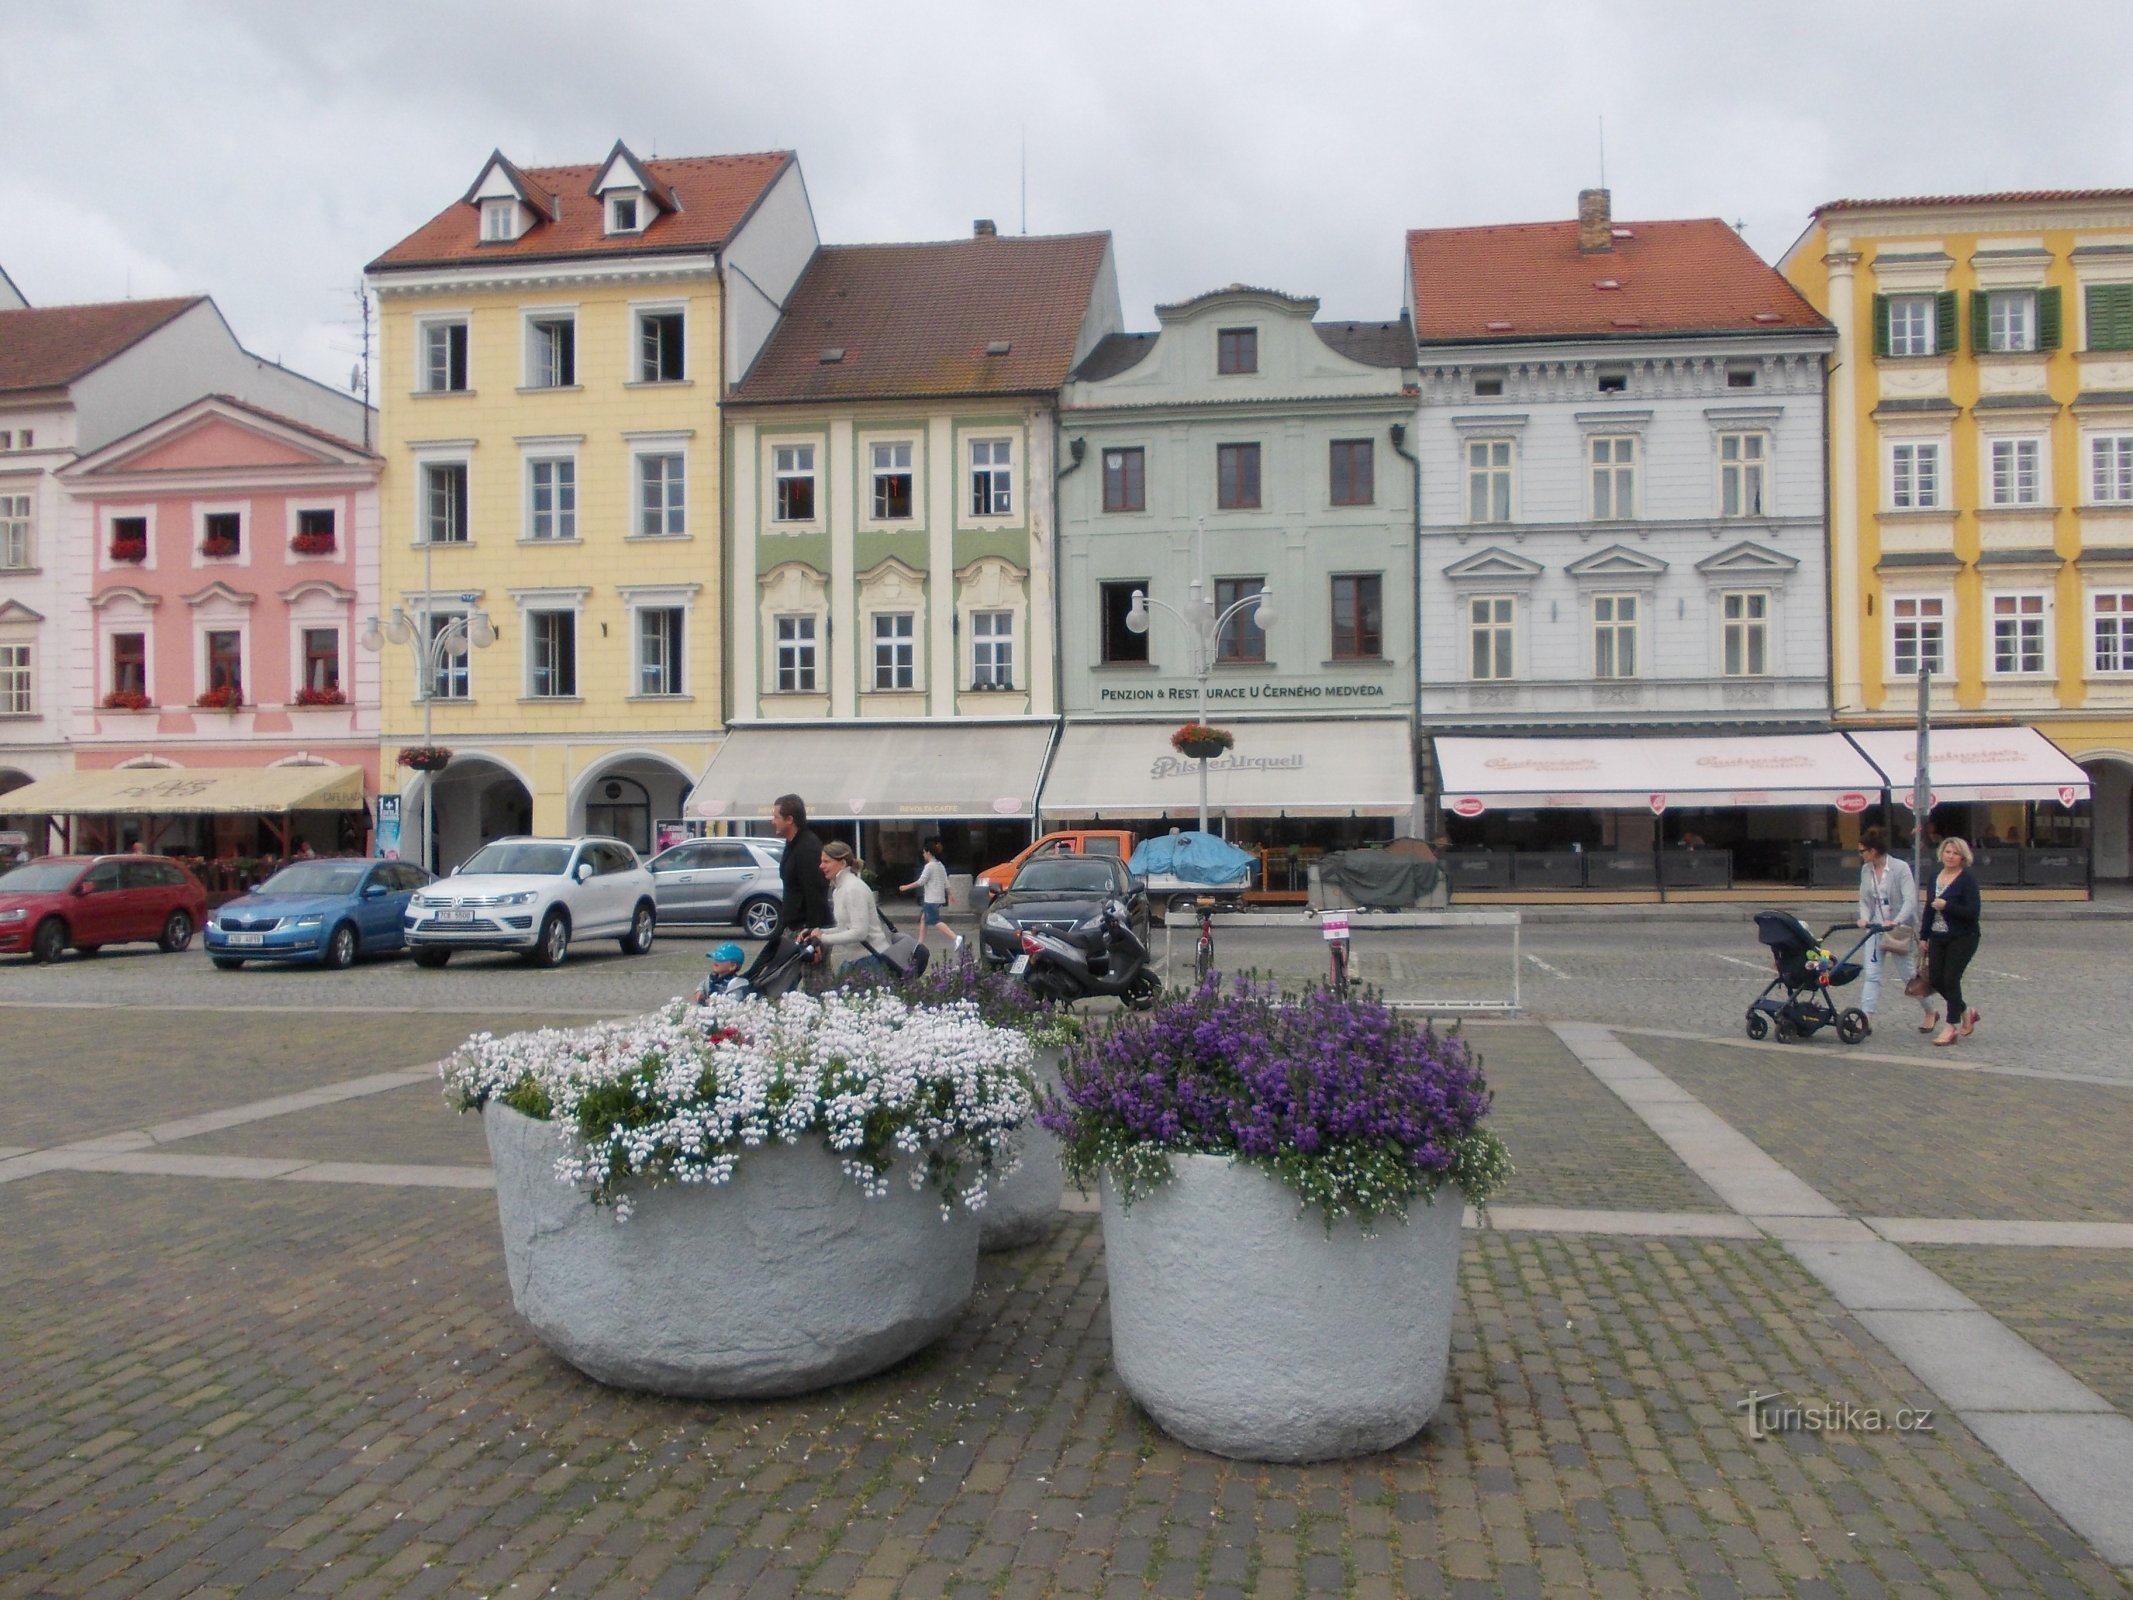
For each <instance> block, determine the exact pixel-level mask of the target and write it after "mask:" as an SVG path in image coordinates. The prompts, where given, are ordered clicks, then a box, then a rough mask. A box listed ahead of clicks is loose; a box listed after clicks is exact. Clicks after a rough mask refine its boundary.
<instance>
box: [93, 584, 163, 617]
mask: <svg viewBox="0 0 2133 1600" xmlns="http://www.w3.org/2000/svg"><path fill="white" fill-rule="evenodd" d="M162 603H163V597H162V596H161V595H159V594H150V593H149V592H148V591H147V590H146V589H136V588H134V587H133V585H131V584H129V583H115V584H113V585H112V586H111V587H110V588H108V589H99V590H97V591H96V593H94V594H92V595H91V596H89V604H90V605H91V606H93V607H94V608H95V609H96V610H98V611H101V610H103V609H104V607H106V606H111V605H128V606H138V607H139V608H140V609H141V610H143V611H151V610H153V609H154V608H155V607H157V606H159V605H161V604H162Z"/></svg>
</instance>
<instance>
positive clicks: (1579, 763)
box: [1482, 756, 1600, 772]
mask: <svg viewBox="0 0 2133 1600" xmlns="http://www.w3.org/2000/svg"><path fill="white" fill-rule="evenodd" d="M1482 765H1483V766H1484V767H1487V768H1488V769H1489V770H1490V771H1491V772H1597V771H1599V770H1600V764H1599V762H1597V761H1595V760H1593V758H1592V757H1591V756H1559V757H1555V758H1553V759H1547V758H1543V757H1540V756H1490V757H1489V759H1488V760H1486V761H1484V762H1482Z"/></svg>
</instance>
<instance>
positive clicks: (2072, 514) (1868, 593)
mask: <svg viewBox="0 0 2133 1600" xmlns="http://www.w3.org/2000/svg"><path fill="white" fill-rule="evenodd" d="M1780 270H1781V271H1783V272H1784V274H1785V275H1786V277H1787V278H1789V279H1790V280H1791V281H1792V282H1793V284H1794V285H1795V286H1796V287H1798V288H1799V289H1800V291H1801V292H1802V293H1803V294H1804V295H1805V296H1806V297H1807V298H1808V299H1809V300H1810V301H1812V302H1813V303H1814V305H1815V306H1816V307H1817V308H1818V309H1819V310H1821V311H1822V312H1823V313H1824V314H1825V315H1826V316H1828V317H1829V319H1830V320H1831V321H1832V322H1833V323H1835V324H1836V327H1837V330H1838V340H1839V343H1838V350H1837V354H1836V357H1835V358H1834V361H1833V363H1832V371H1831V377H1830V388H1829V396H1828V431H1829V485H1830V487H1829V494H1830V517H1829V526H1830V540H1831V553H1830V554H1831V560H1830V574H1831V576H1830V590H1831V592H1830V601H1831V617H1830V638H1831V678H1832V684H1831V687H1832V691H1833V697H1834V702H1835V715H1836V718H1837V720H1838V723H1839V724H1840V725H1841V726H1849V727H1870V726H1874V725H1877V724H1878V725H1882V726H1894V725H1900V724H1905V723H1908V722H1910V721H1911V720H1912V719H1913V718H1914V717H1915V714H1916V708H1917V699H1918V693H1917V687H1916V681H1917V680H1916V674H1917V672H1918V670H1919V666H1920V663H1921V662H1923V663H1925V664H1926V665H1927V667H1928V668H1929V669H1930V672H1931V687H1930V698H1931V704H1932V708H1933V716H1934V720H1935V723H1936V725H1937V726H1943V725H1962V724H1966V723H1967V724H1972V725H1978V726H1984V725H1990V724H2000V725H2005V724H2010V723H2013V724H2022V725H2026V726H2031V727H2034V728H2036V729H2038V730H2039V731H2040V732H2042V733H2043V734H2045V735H2046V736H2047V737H2048V738H2049V739H2051V740H2052V741H2053V742H2054V743H2055V744H2056V745H2058V746H2059V748H2060V749H2062V750H2063V751H2065V752H2066V754H2067V755H2069V756H2071V757H2072V758H2073V759H2074V760H2075V761H2077V762H2079V763H2080V764H2081V766H2082V767H2083V768H2084V769H2085V770H2086V771H2087V773H2088V775H2089V779H2090V783H2091V786H2092V792H2093V798H2092V800H2091V801H2090V802H2089V804H2088V806H2087V807H2086V808H2082V807H2076V808H2065V807H2060V806H2056V805H2040V806H2038V807H2037V808H2036V811H2035V815H2034V818H2032V817H2030V816H2029V815H2027V814H2026V813H2025V811H2024V808H2023V807H2021V806H2002V807H1995V808H1992V810H1991V811H1990V812H1989V813H1988V814H1986V815H1985V816H1984V817H1983V818H1981V819H1979V820H1980V821H1982V822H1989V824H1990V825H1991V826H1993V827H1994V828H1996V829H1997V830H1998V831H2000V832H2002V833H2004V834H2008V835H2010V836H2012V835H2013V834H2015V833H2018V832H2019V833H2023V834H2024V835H2025V837H2026V838H2027V839H2028V840H2029V842H2035V843H2063V844H2068V845H2080V846H2086V847H2087V848H2088V849H2089V850H2090V851H2091V853H2092V860H2093V863H2094V870H2095V874H2096V876H2098V877H2100V878H2124V877H2126V876H2127V875H2128V870H2129V855H2133V850H2129V843H2133V840H2129V820H2128V788H2129V779H2133V191H2129V190H2114V191H2082V192H2062V193H2040V194H2013V195H1987V196H1971V197H1959V198H1951V199H1921V200H1890V201H1840V202H1836V203H1834V204H1831V205H1827V206H1824V207H1822V208H1821V209H1820V210H1818V211H1817V212H1816V214H1815V220H1814V223H1813V225H1812V226H1811V227H1810V228H1809V229H1808V230H1807V232H1806V233H1805V234H1804V235H1803V236H1802V237H1801V238H1800V240H1799V241H1798V242H1797V243H1796V244H1795V245H1794V246H1793V248H1792V249H1791V250H1790V251H1789V252H1788V253H1787V255H1786V257H1785V259H1784V260H1783V262H1782V263H1780ZM1980 831H1982V828H1980Z"/></svg>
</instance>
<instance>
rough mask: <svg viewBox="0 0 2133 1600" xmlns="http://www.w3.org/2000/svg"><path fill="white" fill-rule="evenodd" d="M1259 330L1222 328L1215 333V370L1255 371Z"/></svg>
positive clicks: (1257, 360) (1257, 365) (1257, 363)
mask: <svg viewBox="0 0 2133 1600" xmlns="http://www.w3.org/2000/svg"><path fill="white" fill-rule="evenodd" d="M1258 370H1259V330H1258V329H1257V328H1223V329H1220V330H1219V331H1218V332H1217V333H1216V334H1215V371H1217V372H1257V371H1258Z"/></svg>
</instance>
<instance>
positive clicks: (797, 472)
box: [770, 444, 815, 522]
mask: <svg viewBox="0 0 2133 1600" xmlns="http://www.w3.org/2000/svg"><path fill="white" fill-rule="evenodd" d="M770 460H771V478H772V481H773V482H774V483H775V485H776V495H777V504H776V506H775V507H774V508H773V510H772V512H771V516H772V519H773V520H774V521H777V522H813V521H814V520H815V447H814V446H813V445H811V444H781V445H778V446H777V447H776V448H774V449H773V450H772V451H771V452H770Z"/></svg>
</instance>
